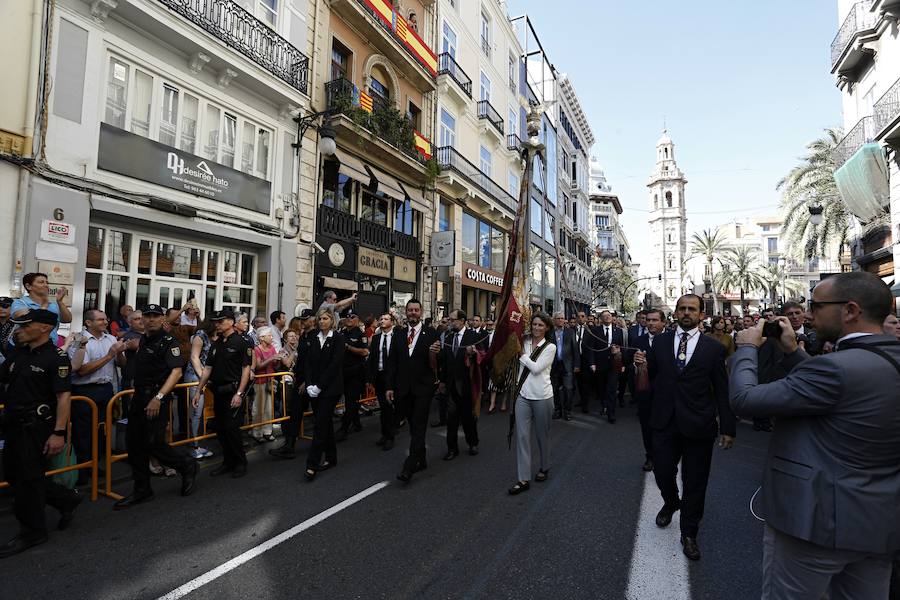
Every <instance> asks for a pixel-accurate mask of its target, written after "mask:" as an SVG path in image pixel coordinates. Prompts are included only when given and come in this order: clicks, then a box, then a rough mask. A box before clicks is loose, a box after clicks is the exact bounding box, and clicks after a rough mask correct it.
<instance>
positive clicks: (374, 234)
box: [359, 219, 394, 248]
mask: <svg viewBox="0 0 900 600" xmlns="http://www.w3.org/2000/svg"><path fill="white" fill-rule="evenodd" d="M393 233H394V231H393V230H392V229H391V228H390V227H385V226H384V225H381V224H379V223H376V222H374V221H368V220H366V219H360V221H359V241H360V242H361V243H363V244H368V245H369V246H374V247H375V248H390V247H391V237H392V235H393Z"/></svg>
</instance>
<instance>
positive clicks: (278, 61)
mask: <svg viewBox="0 0 900 600" xmlns="http://www.w3.org/2000/svg"><path fill="white" fill-rule="evenodd" d="M157 1H158V2H159V3H160V4H163V5H164V6H166V7H167V8H168V9H170V10H172V11H174V12H176V13H178V14H179V15H181V16H182V17H184V18H185V19H187V20H188V21H190V22H191V23H193V24H194V25H197V26H198V27H200V28H201V29H203V30H204V31H206V32H207V33H209V34H210V35H212V36H214V37H216V38H217V39H219V40H220V41H221V42H223V43H224V44H226V45H227V46H229V47H230V48H233V49H234V50H236V51H237V52H240V53H241V54H243V55H244V56H246V57H247V58H249V59H250V60H252V61H253V62H255V63H256V64H258V65H259V66H260V67H262V68H263V69H265V70H267V71H269V72H270V73H272V74H273V75H275V76H276V77H278V78H279V79H281V80H283V81H285V82H286V83H288V85H290V86H291V87H293V88H294V89H296V90H298V91H299V92H300V93H302V94H307V93H308V87H309V57H307V56H306V55H305V54H303V53H302V52H300V50H298V49H297V48H295V47H294V46H293V45H292V44H291V43H290V42H289V41H287V40H286V39H284V38H283V37H281V36H280V35H278V34H277V33H275V32H274V31H273V30H272V29H271V28H270V27H269V26H268V25H266V24H265V23H263V22H262V21H260V20H259V19H257V18H256V17H254V16H253V15H251V14H250V13H248V12H247V11H246V10H244V9H243V8H241V6H240V5H238V4H237V3H236V2H233V1H232V0H157Z"/></svg>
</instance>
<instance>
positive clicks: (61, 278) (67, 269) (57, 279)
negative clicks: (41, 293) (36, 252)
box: [38, 260, 75, 286]
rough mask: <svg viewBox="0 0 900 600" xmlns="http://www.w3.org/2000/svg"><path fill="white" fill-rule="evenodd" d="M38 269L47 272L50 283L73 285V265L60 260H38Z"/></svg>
mask: <svg viewBox="0 0 900 600" xmlns="http://www.w3.org/2000/svg"><path fill="white" fill-rule="evenodd" d="M38 271H39V272H40V273H46V274H47V281H48V282H49V283H50V284H54V283H56V284H61V285H69V286H71V285H75V266H74V265H71V264H66V263H60V262H51V261H45V260H41V261H38Z"/></svg>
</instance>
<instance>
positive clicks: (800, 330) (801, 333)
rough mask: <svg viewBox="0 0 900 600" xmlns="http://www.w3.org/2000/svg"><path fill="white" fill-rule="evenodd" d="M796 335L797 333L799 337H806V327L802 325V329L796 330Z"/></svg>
mask: <svg viewBox="0 0 900 600" xmlns="http://www.w3.org/2000/svg"><path fill="white" fill-rule="evenodd" d="M794 333H796V334H797V335H806V327H805V326H803V325H801V326H800V327H798V328H797V329H795V330H794Z"/></svg>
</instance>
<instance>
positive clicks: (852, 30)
mask: <svg viewBox="0 0 900 600" xmlns="http://www.w3.org/2000/svg"><path fill="white" fill-rule="evenodd" d="M874 1H875V0H861V1H860V2H857V3H856V4H854V5H853V6H852V7H851V8H850V13H849V14H848V15H847V18H846V19H844V23H843V24H842V25H841V28H840V29H839V30H838V32H837V35H835V36H834V40H833V41H832V42H831V69H832V71H833V70H834V69H835V67H837V66H838V63H839V62H840V61H841V57H843V56H844V54H845V53H846V51H847V48H848V47H849V46H850V44H851V43H852V42H853V40H854V38H855V37H856V34H858V33H860V32H862V31H865V30H867V29H871V28H872V27H874V26H875V23H876V21H877V15H875V14H874V13H872V12H871V8H872V3H873V2H874Z"/></svg>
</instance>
